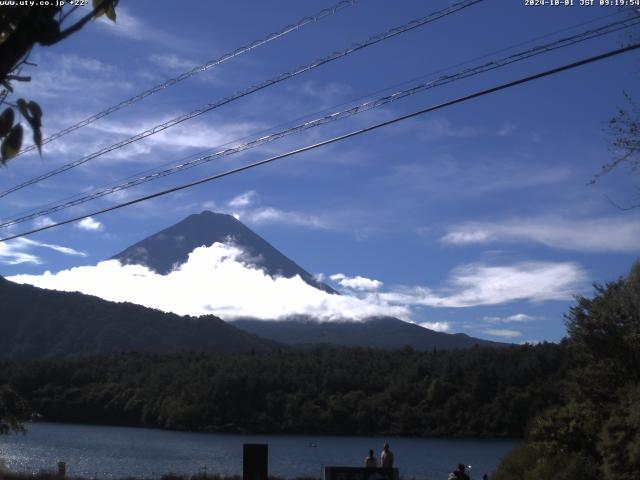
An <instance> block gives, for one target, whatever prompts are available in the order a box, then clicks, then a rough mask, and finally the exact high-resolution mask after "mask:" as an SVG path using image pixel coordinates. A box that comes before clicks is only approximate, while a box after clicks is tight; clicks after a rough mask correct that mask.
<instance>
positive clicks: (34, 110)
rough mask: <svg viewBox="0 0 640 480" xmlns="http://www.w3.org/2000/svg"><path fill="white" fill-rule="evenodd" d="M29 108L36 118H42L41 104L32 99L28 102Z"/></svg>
mask: <svg viewBox="0 0 640 480" xmlns="http://www.w3.org/2000/svg"><path fill="white" fill-rule="evenodd" d="M27 108H28V109H29V112H31V116H32V117H33V118H35V119H40V118H42V109H41V108H40V105H38V104H37V103H36V102H34V101H33V100H31V101H30V102H29V103H28V104H27Z"/></svg>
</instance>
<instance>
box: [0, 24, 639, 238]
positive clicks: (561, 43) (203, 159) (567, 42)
mask: <svg viewBox="0 0 640 480" xmlns="http://www.w3.org/2000/svg"><path fill="white" fill-rule="evenodd" d="M639 24H640V18H633V19H626V20H621V21H616V22H613V23H610V24H607V25H604V26H600V27H597V28H593V29H590V30H586V31H583V32H580V33H578V34H575V35H572V36H569V37H565V38H561V39H558V40H555V41H553V42H549V43H547V44H544V45H538V46H535V47H532V48H530V49H527V50H524V51H521V52H518V53H514V54H512V55H509V56H506V57H503V58H500V59H497V60H491V61H489V62H486V63H484V64H480V65H477V66H474V67H470V68H466V69H464V70H461V71H459V72H457V73H453V74H449V75H443V76H441V77H439V78H437V79H435V80H429V81H425V82H421V83H419V84H416V85H413V86H411V87H410V88H406V89H403V90H399V91H396V92H394V93H391V94H388V95H385V96H382V97H379V98H377V99H374V100H369V101H366V102H363V103H360V104H358V105H355V106H351V107H349V108H346V109H343V110H340V111H336V112H333V113H330V114H327V115H323V116H321V117H318V118H315V119H313V120H308V121H306V122H303V123H300V124H298V125H295V126H292V127H289V128H286V129H283V130H280V131H277V132H274V133H271V134H267V135H263V136H261V137H258V138H254V139H252V140H250V141H248V142H245V143H242V144H239V145H235V146H232V147H230V148H226V149H222V150H219V151H216V152H214V153H209V154H206V155H200V156H198V157H196V158H194V159H192V160H189V161H186V162H182V163H179V164H177V165H173V166H171V167H170V168H166V169H163V170H158V171H155V172H153V173H149V174H146V175H143V176H140V177H137V178H135V177H134V178H131V179H130V180H128V181H126V182H121V183H119V184H117V185H113V186H109V187H107V188H102V189H99V190H96V191H93V192H90V193H87V194H85V195H82V196H78V195H76V196H74V197H71V198H70V199H68V200H64V201H58V202H54V203H52V204H49V205H46V206H43V207H40V208H39V209H35V210H33V211H32V212H30V213H28V214H23V215H21V216H17V217H14V218H13V219H8V220H6V221H4V222H2V223H0V228H2V227H9V226H12V225H16V224H19V223H23V222H26V221H29V220H33V219H35V218H39V217H43V216H45V215H51V214H53V213H56V212H59V211H61V210H65V209H67V208H70V207H74V206H77V205H80V204H83V203H86V202H89V201H92V200H96V199H98V198H102V197H104V196H107V195H110V194H112V193H115V192H119V191H122V190H126V189H129V188H132V187H135V186H138V185H141V184H144V183H147V182H151V181H153V180H157V179H159V178H163V177H166V176H169V175H173V174H175V173H178V172H181V171H184V170H187V169H190V168H194V167H196V166H199V165H202V164H204V163H208V162H211V161H213V160H217V159H219V158H222V157H226V156H229V155H232V154H236V153H239V152H242V151H244V150H248V149H251V148H255V147H257V146H260V145H263V144H266V143H269V142H272V141H275V140H278V139H280V138H283V137H286V136H289V135H292V134H295V133H299V132H302V131H305V130H308V129H311V128H315V127H319V126H321V125H325V124H327V123H331V122H334V121H337V120H341V119H344V118H347V117H351V116H353V115H357V114H359V113H363V112H366V111H368V110H371V109H373V108H378V107H381V106H383V105H387V104H389V103H392V102H395V101H398V100H400V99H403V98H406V97H408V96H411V95H415V94H417V93H421V92H424V91H426V90H429V89H432V88H436V87H439V86H442V85H446V84H449V83H452V82H455V81H458V80H462V79H465V78H469V77H472V76H475V75H478V74H481V73H485V72H488V71H491V70H495V69H497V68H501V67H504V66H507V65H510V64H512V63H515V62H519V61H522V60H525V59H529V58H532V57H534V56H537V55H541V54H544V53H548V52H551V51H554V50H558V49H560V48H564V47H568V46H571V45H575V44H577V43H580V42H584V41H586V40H591V39H594V38H598V37H601V36H603V35H608V34H611V33H614V32H617V31H619V30H622V29H625V28H630V27H632V26H635V25H639Z"/></svg>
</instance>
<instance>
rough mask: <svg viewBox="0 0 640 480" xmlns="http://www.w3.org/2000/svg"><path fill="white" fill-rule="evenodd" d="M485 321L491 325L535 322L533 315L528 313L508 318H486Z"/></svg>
mask: <svg viewBox="0 0 640 480" xmlns="http://www.w3.org/2000/svg"><path fill="white" fill-rule="evenodd" d="M483 320H484V321H486V322H490V323H517V322H530V321H532V320H535V318H534V317H532V316H531V315H527V314H526V313H516V314H515V315H509V316H508V317H484V318H483Z"/></svg>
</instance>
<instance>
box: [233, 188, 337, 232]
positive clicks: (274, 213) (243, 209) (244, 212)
mask: <svg viewBox="0 0 640 480" xmlns="http://www.w3.org/2000/svg"><path fill="white" fill-rule="evenodd" d="M259 203H260V198H259V196H258V193H257V192H256V191H255V190H249V191H247V192H244V193H242V194H240V195H238V196H236V197H234V198H232V199H231V200H229V201H228V202H227V206H228V207H229V208H230V209H231V210H230V212H229V213H231V214H233V215H234V216H236V217H237V218H242V221H243V222H245V223H249V224H254V225H263V224H264V225H267V224H278V225H296V226H301V227H307V228H311V229H316V230H324V229H328V228H331V227H332V226H333V223H332V222H331V221H330V220H329V219H327V218H323V217H320V216H317V215H311V214H308V213H302V212H296V211H293V210H281V209H279V208H275V207H268V206H259Z"/></svg>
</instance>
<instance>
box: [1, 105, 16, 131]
mask: <svg viewBox="0 0 640 480" xmlns="http://www.w3.org/2000/svg"><path fill="white" fill-rule="evenodd" d="M14 119H15V113H13V108H11V107H9V108H7V109H6V110H5V111H4V112H2V115H0V137H4V136H5V135H6V134H7V133H9V130H11V127H12V126H13V120H14Z"/></svg>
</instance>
